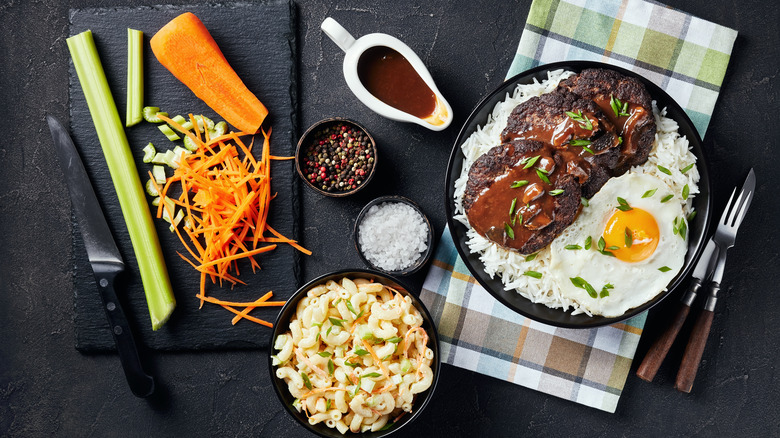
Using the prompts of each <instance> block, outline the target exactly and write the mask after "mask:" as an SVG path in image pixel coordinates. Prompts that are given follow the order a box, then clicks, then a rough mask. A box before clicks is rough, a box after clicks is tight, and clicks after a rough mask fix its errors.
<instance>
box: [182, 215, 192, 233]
mask: <svg viewBox="0 0 780 438" xmlns="http://www.w3.org/2000/svg"><path fill="white" fill-rule="evenodd" d="M184 228H187V229H188V230H191V229H192V217H190V216H187V217H185V218H184Z"/></svg>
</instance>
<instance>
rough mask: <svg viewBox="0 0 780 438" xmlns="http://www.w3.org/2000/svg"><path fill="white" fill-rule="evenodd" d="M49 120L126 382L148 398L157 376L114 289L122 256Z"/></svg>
mask: <svg viewBox="0 0 780 438" xmlns="http://www.w3.org/2000/svg"><path fill="white" fill-rule="evenodd" d="M46 121H47V122H48V124H49V129H50V130H51V136H52V138H53V139H54V149H55V150H56V152H57V158H58V159H59V162H60V166H61V167H62V171H63V172H64V173H65V182H66V183H67V186H68V192H70V199H71V203H72V205H73V214H74V216H75V217H76V222H77V224H78V228H79V230H80V231H81V235H82V237H83V238H84V246H85V247H86V250H87V258H88V259H89V263H90V264H91V265H92V272H93V273H94V274H95V282H96V283H97V288H98V292H99V293H100V298H101V300H102V301H103V310H105V312H106V318H108V323H109V327H110V330H111V334H112V336H113V337H114V342H115V343H116V348H117V351H118V352H119V359H120V361H121V363H122V368H123V369H124V372H125V377H126V378H127V383H128V384H129V385H130V390H131V391H132V392H133V394H134V395H136V396H137V397H148V396H149V395H151V394H152V393H153V392H154V378H153V377H152V376H150V375H148V374H147V373H146V372H145V371H144V369H143V366H142V365H141V358H140V356H139V355H138V348H137V346H136V344H135V339H134V338H133V332H132V330H131V328H130V324H129V322H128V321H127V317H126V316H125V313H124V311H123V310H122V305H121V304H120V302H119V299H118V297H117V295H116V291H115V289H114V282H115V280H116V277H117V276H118V275H119V274H121V273H122V272H123V271H124V269H125V264H124V262H123V261H122V255H121V254H120V253H119V248H117V246H116V242H114V237H113V236H112V235H111V230H110V229H109V228H108V223H107V222H106V218H105V216H104V215H103V211H102V210H101V209H100V204H99V203H98V200H97V196H95V191H94V189H93V188H92V184H91V182H90V180H89V176H88V175H87V172H86V170H85V169H84V164H83V163H82V161H81V157H79V153H78V151H77V150H76V146H75V145H74V144H73V140H71V138H70V135H68V132H67V131H66V130H65V128H64V127H63V126H62V124H60V122H59V121H57V119H55V118H54V117H52V116H46Z"/></svg>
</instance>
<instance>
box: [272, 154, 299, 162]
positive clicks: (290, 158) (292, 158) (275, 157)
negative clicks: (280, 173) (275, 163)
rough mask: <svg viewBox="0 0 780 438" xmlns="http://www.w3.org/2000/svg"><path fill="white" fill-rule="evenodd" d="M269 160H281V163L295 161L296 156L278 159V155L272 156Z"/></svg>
mask: <svg viewBox="0 0 780 438" xmlns="http://www.w3.org/2000/svg"><path fill="white" fill-rule="evenodd" d="M268 158H270V159H272V160H279V161H284V160H294V159H295V157H294V156H293V157H277V156H276V155H271V156H270V157H268Z"/></svg>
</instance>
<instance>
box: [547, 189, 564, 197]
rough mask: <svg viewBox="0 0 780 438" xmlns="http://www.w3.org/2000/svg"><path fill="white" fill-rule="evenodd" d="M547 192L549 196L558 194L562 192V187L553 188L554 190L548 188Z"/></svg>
mask: <svg viewBox="0 0 780 438" xmlns="http://www.w3.org/2000/svg"><path fill="white" fill-rule="evenodd" d="M547 193H549V194H550V196H558V195H560V194H561V193H563V189H555V190H550V191H549V192H547Z"/></svg>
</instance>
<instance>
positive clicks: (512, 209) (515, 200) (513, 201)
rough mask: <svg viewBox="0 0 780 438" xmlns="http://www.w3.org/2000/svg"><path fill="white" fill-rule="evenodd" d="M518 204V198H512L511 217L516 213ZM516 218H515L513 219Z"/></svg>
mask: <svg viewBox="0 0 780 438" xmlns="http://www.w3.org/2000/svg"><path fill="white" fill-rule="evenodd" d="M516 205H517V198H515V199H513V200H512V205H510V206H509V217H510V218H512V216H513V215H514V214H515V206H516ZM512 220H514V219H512Z"/></svg>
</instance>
